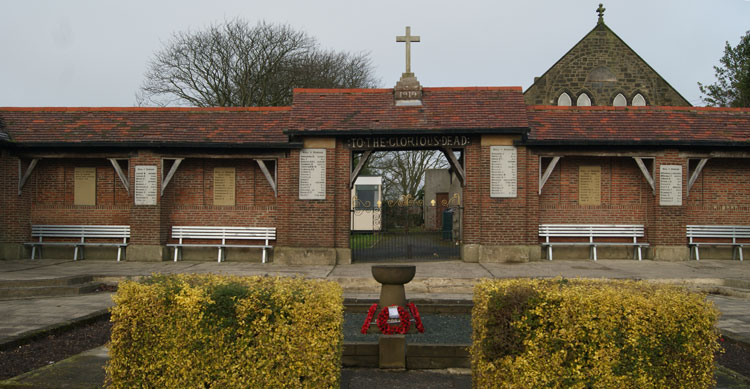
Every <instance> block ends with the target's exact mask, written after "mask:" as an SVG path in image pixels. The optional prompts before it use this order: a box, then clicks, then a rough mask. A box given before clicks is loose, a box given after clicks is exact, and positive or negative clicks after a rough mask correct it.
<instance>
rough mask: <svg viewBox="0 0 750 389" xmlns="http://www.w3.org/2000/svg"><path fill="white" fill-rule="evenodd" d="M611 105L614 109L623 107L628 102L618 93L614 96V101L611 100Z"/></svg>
mask: <svg viewBox="0 0 750 389" xmlns="http://www.w3.org/2000/svg"><path fill="white" fill-rule="evenodd" d="M612 105H613V106H615V107H624V106H626V105H628V100H627V99H626V98H625V96H624V95H623V94H622V93H618V94H617V96H615V99H614V100H612Z"/></svg>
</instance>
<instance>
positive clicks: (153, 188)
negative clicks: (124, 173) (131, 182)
mask: <svg viewBox="0 0 750 389" xmlns="http://www.w3.org/2000/svg"><path fill="white" fill-rule="evenodd" d="M158 188H159V181H158V180H157V179H156V166H154V165H140V166H136V167H135V196H133V197H134V198H135V205H156V196H157V190H158Z"/></svg>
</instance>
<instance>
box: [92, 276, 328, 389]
mask: <svg viewBox="0 0 750 389" xmlns="http://www.w3.org/2000/svg"><path fill="white" fill-rule="evenodd" d="M114 300H115V304H116V305H115V306H114V307H113V308H112V310H111V312H112V322H113V327H112V341H111V344H110V351H109V352H110V357H111V359H110V362H109V363H108V364H107V367H106V370H107V384H108V386H110V387H115V388H133V387H153V388H209V387H210V388H281V387H284V388H287V387H291V388H295V387H297V388H328V387H338V385H339V378H340V374H341V348H342V342H343V335H342V334H343V332H342V325H343V299H342V292H341V287H340V286H339V285H338V284H336V283H334V282H327V281H311V280H303V279H297V278H270V277H225V276H217V275H174V276H161V275H155V276H153V277H151V278H150V279H149V280H147V281H146V282H143V283H137V282H123V283H121V284H120V286H119V289H118V291H117V294H116V295H115V296H114Z"/></svg>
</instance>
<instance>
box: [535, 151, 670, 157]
mask: <svg viewBox="0 0 750 389" xmlns="http://www.w3.org/2000/svg"><path fill="white" fill-rule="evenodd" d="M532 154H535V155H539V156H542V157H550V158H552V157H554V156H556V155H560V156H565V157H578V156H580V157H625V158H631V157H641V158H653V157H655V156H660V155H664V152H663V151H644V152H639V151H622V152H620V151H585V150H576V149H555V150H551V151H546V150H536V151H533V152H532Z"/></svg>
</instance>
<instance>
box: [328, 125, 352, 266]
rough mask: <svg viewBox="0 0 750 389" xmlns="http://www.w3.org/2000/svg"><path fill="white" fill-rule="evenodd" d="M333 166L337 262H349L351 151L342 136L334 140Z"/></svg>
mask: <svg viewBox="0 0 750 389" xmlns="http://www.w3.org/2000/svg"><path fill="white" fill-rule="evenodd" d="M332 151H334V152H335V156H334V159H335V162H334V163H335V166H334V167H333V168H334V202H335V203H334V207H335V209H334V212H335V217H336V219H335V220H334V225H333V228H334V233H335V238H334V239H335V241H334V245H335V247H336V261H337V263H340V264H341V263H351V262H352V250H351V248H350V247H349V235H350V231H351V217H352V216H351V190H350V188H349V174H350V171H351V169H352V168H351V164H352V163H351V151H350V150H349V149H347V148H345V147H344V142H343V139H342V138H338V139H337V140H336V149H335V150H332Z"/></svg>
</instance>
